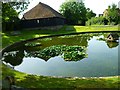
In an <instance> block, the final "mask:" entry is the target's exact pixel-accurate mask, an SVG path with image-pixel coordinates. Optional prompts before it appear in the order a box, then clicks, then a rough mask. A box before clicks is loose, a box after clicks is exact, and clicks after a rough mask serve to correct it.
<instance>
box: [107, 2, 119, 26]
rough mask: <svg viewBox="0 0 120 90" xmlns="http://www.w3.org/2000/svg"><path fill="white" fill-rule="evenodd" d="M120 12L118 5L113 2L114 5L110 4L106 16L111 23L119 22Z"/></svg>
mask: <svg viewBox="0 0 120 90" xmlns="http://www.w3.org/2000/svg"><path fill="white" fill-rule="evenodd" d="M118 12H119V8H117V5H115V4H112V6H108V9H107V14H106V16H105V18H106V19H107V20H108V22H109V24H110V23H113V22H114V24H118V21H119V20H118V19H119V17H120V16H119V13H118Z"/></svg>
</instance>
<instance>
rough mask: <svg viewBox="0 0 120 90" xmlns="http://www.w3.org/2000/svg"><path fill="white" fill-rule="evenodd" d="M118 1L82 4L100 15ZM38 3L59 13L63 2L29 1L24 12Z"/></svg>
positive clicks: (86, 0) (53, 0)
mask: <svg viewBox="0 0 120 90" xmlns="http://www.w3.org/2000/svg"><path fill="white" fill-rule="evenodd" d="M119 1H120V0H84V3H85V6H86V7H87V8H90V9H91V10H93V12H94V13H96V14H102V13H103V11H104V10H105V9H106V8H107V7H108V5H111V4H112V3H115V4H116V5H118V2H119ZM39 2H42V3H45V4H47V5H49V6H50V7H52V8H53V9H55V10H56V11H59V8H60V5H61V4H62V3H63V2H65V0H30V4H29V6H28V9H27V10H26V11H25V12H27V11H28V10H30V9H31V8H33V7H34V6H35V5H37V4H38V3H39ZM118 7H120V6H118Z"/></svg>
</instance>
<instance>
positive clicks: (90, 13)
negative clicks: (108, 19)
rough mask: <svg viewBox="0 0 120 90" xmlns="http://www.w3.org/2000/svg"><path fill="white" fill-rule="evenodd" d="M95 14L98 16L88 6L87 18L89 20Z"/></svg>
mask: <svg viewBox="0 0 120 90" xmlns="http://www.w3.org/2000/svg"><path fill="white" fill-rule="evenodd" d="M95 16H96V14H95V13H93V11H92V10H90V8H87V13H86V18H87V20H89V19H91V18H92V17H95Z"/></svg>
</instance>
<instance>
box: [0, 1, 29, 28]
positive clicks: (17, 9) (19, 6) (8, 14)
mask: <svg viewBox="0 0 120 90" xmlns="http://www.w3.org/2000/svg"><path fill="white" fill-rule="evenodd" d="M28 4H29V3H28V2H7V3H6V2H5V3H3V2H2V24H3V30H4V29H6V28H7V24H8V23H9V27H10V28H11V29H12V28H13V24H11V25H10V23H16V22H17V21H18V20H19V19H18V15H19V14H20V13H21V12H23V11H24V10H25V9H27V6H28ZM10 28H8V29H10Z"/></svg>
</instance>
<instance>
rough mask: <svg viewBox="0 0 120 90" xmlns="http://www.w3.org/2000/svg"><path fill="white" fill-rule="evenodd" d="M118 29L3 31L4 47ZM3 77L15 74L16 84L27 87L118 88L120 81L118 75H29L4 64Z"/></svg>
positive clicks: (67, 27)
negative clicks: (51, 36) (37, 39)
mask: <svg viewBox="0 0 120 90" xmlns="http://www.w3.org/2000/svg"><path fill="white" fill-rule="evenodd" d="M98 31H118V26H64V27H63V28H61V29H60V30H21V31H20V34H19V35H11V32H1V34H2V46H3V47H2V48H4V47H6V46H8V45H10V44H12V43H15V42H18V41H21V40H26V39H30V38H36V37H41V36H47V35H55V34H67V33H76V32H98ZM2 71H3V73H2V75H3V78H4V77H6V76H9V75H10V76H11V75H12V76H14V77H15V78H16V85H18V86H21V87H25V88H68V90H69V88H76V89H77V88H118V85H120V81H119V80H118V77H117V76H114V77H106V78H105V77H104V78H53V77H44V76H36V75H28V74H25V73H21V72H18V71H15V70H12V69H10V68H8V67H6V66H5V65H4V64H3V65H2Z"/></svg>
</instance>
